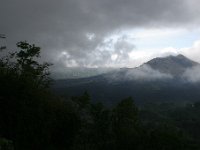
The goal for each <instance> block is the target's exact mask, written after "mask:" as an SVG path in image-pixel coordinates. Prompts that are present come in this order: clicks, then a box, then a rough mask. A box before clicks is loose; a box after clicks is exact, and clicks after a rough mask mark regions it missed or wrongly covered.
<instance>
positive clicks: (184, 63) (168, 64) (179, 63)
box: [145, 54, 199, 76]
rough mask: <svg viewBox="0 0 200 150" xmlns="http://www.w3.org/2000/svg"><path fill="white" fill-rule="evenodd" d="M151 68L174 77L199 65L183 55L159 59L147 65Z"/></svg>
mask: <svg viewBox="0 0 200 150" xmlns="http://www.w3.org/2000/svg"><path fill="white" fill-rule="evenodd" d="M145 64H146V65H149V66H150V67H151V68H153V69H155V70H158V71H160V72H162V73H168V74H171V75H174V76H178V75H181V74H182V73H183V72H184V71H185V70H186V69H187V68H191V67H194V66H196V65H199V64H198V63H197V62H194V61H192V60H190V59H189V58H187V57H185V56H184V55H182V54H179V55H177V56H172V55H170V56H167V57H157V58H154V59H152V60H150V61H148V62H147V63H145Z"/></svg>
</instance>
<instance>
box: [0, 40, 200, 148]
mask: <svg viewBox="0 0 200 150" xmlns="http://www.w3.org/2000/svg"><path fill="white" fill-rule="evenodd" d="M17 47H18V48H19V50H18V51H16V52H14V53H10V54H9V55H8V56H5V57H2V58H1V59H0V84H1V85H0V150H13V149H16V150H35V149H42V150H64V149H70V150H102V149H104V150H107V149H108V150H129V149H130V150H132V149H134V150H147V149H148V150H178V149H181V150H190V149H191V150H193V149H200V144H199V143H200V140H199V139H200V104H199V103H195V104H191V105H189V104H188V105H187V106H184V107H179V106H175V105H173V104H149V105H146V106H145V107H143V108H140V109H139V108H138V107H137V106H135V104H134V101H133V100H132V98H126V99H123V100H122V101H121V102H119V103H118V104H117V105H116V106H113V107H111V108H107V107H105V106H104V105H103V104H101V103H95V104H94V103H91V99H90V96H89V94H88V93H87V92H85V93H83V95H82V96H79V97H72V98H69V99H64V98H61V97H59V96H56V95H54V94H52V93H51V91H50V89H49V85H50V82H51V79H50V78H49V72H48V68H49V66H50V64H48V63H44V64H40V63H39V62H38V61H37V58H38V57H39V56H40V48H39V47H36V46H35V45H30V44H29V43H27V42H19V43H17Z"/></svg>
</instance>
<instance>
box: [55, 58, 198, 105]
mask: <svg viewBox="0 0 200 150" xmlns="http://www.w3.org/2000/svg"><path fill="white" fill-rule="evenodd" d="M199 66H200V65H199V63H197V62H194V61H192V60H190V59H188V58H187V57H185V56H183V55H178V56H168V57H164V58H154V59H152V60H150V61H148V62H146V63H144V64H143V65H141V66H139V67H137V68H122V69H120V70H115V71H112V72H109V73H106V74H102V75H98V76H94V77H89V78H82V79H66V80H57V81H56V82H55V84H54V86H53V89H54V91H56V92H57V93H59V94H61V95H63V96H66V97H68V96H72V95H80V94H81V93H83V92H84V91H88V92H89V93H90V94H91V96H92V99H93V101H94V102H103V103H105V104H107V105H113V104H115V103H117V102H118V101H120V100H121V99H122V98H125V97H128V96H132V97H133V99H134V100H135V101H136V103H138V104H144V103H154V102H175V103H181V104H183V103H185V102H194V101H199V100H200V92H199V91H200V82H199V81H200V80H199V81H198V80H195V81H196V82H191V80H190V79H189V77H190V76H188V73H190V72H191V74H192V70H193V68H197V69H198V67H199ZM199 68H200V67H199ZM199 70H200V69H199ZM186 73H187V76H186V75H185V74H186ZM196 76H198V74H197V75H196ZM199 79H200V77H199Z"/></svg>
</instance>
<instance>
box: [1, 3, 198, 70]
mask: <svg viewBox="0 0 200 150" xmlns="http://www.w3.org/2000/svg"><path fill="white" fill-rule="evenodd" d="M198 6H199V1H198V0H123V1H122V0H58V1H55V0H34V1H33V0H15V1H13V0H3V1H2V2H1V5H0V18H1V24H0V32H2V33H4V34H6V35H7V45H8V47H9V48H11V49H12V48H13V47H14V44H15V43H16V42H18V41H19V40H27V41H30V42H31V43H35V44H37V45H39V46H41V47H42V49H43V52H42V56H43V58H44V60H48V61H51V62H53V63H56V64H62V65H63V66H65V67H66V66H84V67H85V66H86V67H98V66H117V67H121V66H127V64H131V65H135V62H133V61H134V59H133V58H132V57H130V54H131V53H133V52H134V51H135V50H136V45H135V44H134V42H135V41H134V40H135V39H134V38H130V37H127V36H126V35H123V34H121V31H124V30H129V29H137V28H144V29H146V28H159V29H161V30H162V29H163V28H173V29H174V30H176V29H177V28H189V29H190V28H195V27H196V26H198V25H199V23H200V17H199V12H200V10H199V8H198ZM145 52H147V51H145ZM147 53H148V52H147ZM149 57H150V56H149ZM136 63H137V62H136ZM62 65H61V66H62Z"/></svg>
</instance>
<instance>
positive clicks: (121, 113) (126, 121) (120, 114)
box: [113, 97, 139, 149]
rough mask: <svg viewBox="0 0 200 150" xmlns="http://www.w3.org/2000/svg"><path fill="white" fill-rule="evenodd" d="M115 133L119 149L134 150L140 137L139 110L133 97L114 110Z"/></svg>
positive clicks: (123, 101)
mask: <svg viewBox="0 0 200 150" xmlns="http://www.w3.org/2000/svg"><path fill="white" fill-rule="evenodd" d="M113 132H114V134H115V138H116V146H117V149H134V148H135V147H136V145H135V144H136V143H137V139H138V138H137V137H138V132H139V130H138V109H137V107H136V106H135V104H134V102H133V100H132V98H131V97H129V98H126V99H124V100H122V101H121V102H120V103H119V104H118V105H117V106H116V107H115V108H114V110H113Z"/></svg>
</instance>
